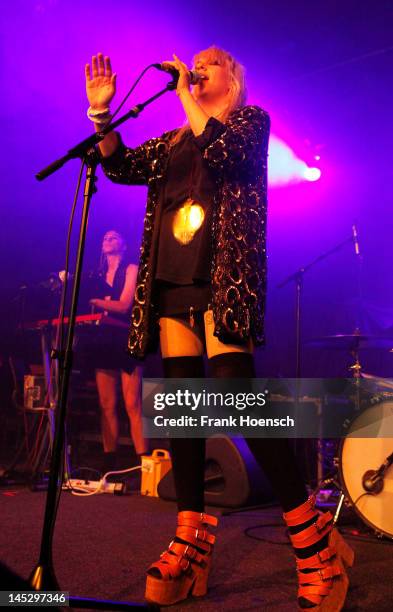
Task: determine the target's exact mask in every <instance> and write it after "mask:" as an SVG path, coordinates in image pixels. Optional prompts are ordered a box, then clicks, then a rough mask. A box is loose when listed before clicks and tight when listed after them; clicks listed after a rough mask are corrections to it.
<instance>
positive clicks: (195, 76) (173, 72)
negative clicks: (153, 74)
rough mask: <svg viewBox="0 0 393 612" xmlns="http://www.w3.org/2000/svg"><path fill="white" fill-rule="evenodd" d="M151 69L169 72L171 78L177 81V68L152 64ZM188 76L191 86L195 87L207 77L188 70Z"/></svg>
mask: <svg viewBox="0 0 393 612" xmlns="http://www.w3.org/2000/svg"><path fill="white" fill-rule="evenodd" d="M153 68H156V69H157V70H162V71H163V72H169V74H171V75H172V76H173V78H174V79H179V71H178V69H177V68H175V67H174V66H172V65H171V64H167V63H166V62H163V63H162V64H153ZM188 76H189V78H190V83H191V85H197V84H198V83H199V82H200V81H205V80H206V79H207V77H206V76H205V75H204V74H200V73H199V72H197V71H196V70H189V71H188Z"/></svg>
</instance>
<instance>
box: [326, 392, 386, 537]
mask: <svg viewBox="0 0 393 612" xmlns="http://www.w3.org/2000/svg"><path fill="white" fill-rule="evenodd" d="M392 431H393V400H392V394H390V397H386V395H385V396H384V397H383V399H382V401H379V402H378V403H371V405H370V406H369V407H368V408H366V409H365V410H364V411H363V412H362V413H361V414H357V415H356V417H355V419H354V420H353V421H352V423H351V424H350V425H349V427H348V433H347V436H346V437H345V438H343V439H342V441H341V443H340V447H339V450H338V454H337V457H335V460H334V466H335V468H336V471H335V473H334V474H333V475H332V476H330V477H328V478H326V479H324V480H323V481H322V482H321V483H320V484H319V486H318V489H317V493H318V491H319V490H321V489H323V487H327V488H328V487H329V486H331V485H333V486H334V488H335V489H336V490H337V491H338V492H339V500H338V503H337V507H336V510H335V513H334V519H333V522H334V524H336V523H337V521H338V519H339V516H340V514H341V511H342V508H343V504H344V503H345V505H346V506H349V507H351V508H353V510H354V512H355V513H356V515H357V516H358V517H359V518H360V519H361V521H362V522H363V523H364V524H365V525H366V526H367V527H369V528H370V529H371V530H372V531H373V532H374V533H375V534H376V535H377V536H378V537H387V538H389V539H391V540H393V512H392V507H393V468H392V465H393V436H392ZM359 433H361V434H362V436H364V437H360V436H359V437H357V435H356V434H359ZM367 436H368V437H367Z"/></svg>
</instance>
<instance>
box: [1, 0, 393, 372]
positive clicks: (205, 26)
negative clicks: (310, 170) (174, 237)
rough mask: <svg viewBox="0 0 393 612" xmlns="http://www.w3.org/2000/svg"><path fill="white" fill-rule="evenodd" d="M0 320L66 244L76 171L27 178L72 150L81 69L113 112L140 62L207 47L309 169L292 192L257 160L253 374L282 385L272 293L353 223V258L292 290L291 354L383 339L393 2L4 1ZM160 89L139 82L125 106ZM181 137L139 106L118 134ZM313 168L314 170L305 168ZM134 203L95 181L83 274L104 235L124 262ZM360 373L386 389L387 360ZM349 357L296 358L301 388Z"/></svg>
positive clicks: (162, 113)
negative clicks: (262, 271)
mask: <svg viewBox="0 0 393 612" xmlns="http://www.w3.org/2000/svg"><path fill="white" fill-rule="evenodd" d="M1 41H2V42H1V45H2V59H1V70H0V79H1V89H2V91H3V97H4V99H3V105H2V125H3V129H2V147H1V157H2V160H1V168H2V172H1V199H2V207H1V208H2V213H1V223H0V233H1V250H2V257H1V270H0V275H1V276H0V278H1V286H2V289H1V311H2V312H1V321H2V327H3V329H4V328H5V327H7V328H8V327H9V323H8V321H9V320H10V318H12V316H13V315H14V314H15V310H16V306H15V304H16V302H15V301H12V298H13V297H14V296H15V293H16V291H17V289H18V287H20V286H21V285H24V284H26V285H28V286H29V285H34V284H35V283H38V282H40V281H42V280H44V279H46V278H47V277H48V275H49V274H50V273H51V272H57V271H58V270H61V269H62V268H63V267H64V251H65V237H66V228H67V222H68V217H69V213H70V208H71V202H72V197H73V192H74V187H75V183H76V177H77V173H78V163H77V162H71V163H69V164H68V165H67V166H66V167H64V168H63V169H62V170H61V171H59V172H58V173H57V174H55V175H54V176H52V177H50V178H49V179H48V180H46V181H45V182H44V183H38V182H37V181H36V180H35V178H34V174H35V172H36V171H38V170H39V169H40V168H42V167H43V166H45V165H47V164H48V163H49V162H50V161H52V160H53V159H54V158H56V157H59V156H60V155H62V154H63V152H65V150H66V149H67V148H69V147H70V146H71V145H73V144H74V143H75V142H77V141H78V140H80V139H82V138H83V137H84V136H86V135H87V134H88V133H89V131H90V130H91V124H90V122H89V121H88V119H87V118H86V108H87V102H86V96H85V92H84V64H85V62H87V61H89V59H90V57H91V55H92V54H93V53H96V52H97V51H102V52H104V53H105V54H109V55H110V56H111V58H112V64H113V66H114V69H115V71H116V72H117V73H118V95H117V98H116V100H117V101H120V100H121V98H122V96H123V95H124V94H125V93H126V91H127V90H128V89H129V87H130V85H131V84H132V82H133V81H134V79H135V78H136V76H137V75H138V74H139V72H140V71H141V70H142V69H143V68H144V67H145V66H146V65H147V64H148V63H150V62H159V61H163V60H164V59H171V57H172V53H173V52H175V53H176V54H177V55H179V56H180V58H182V59H184V61H186V62H188V63H191V58H192V55H193V54H194V53H195V52H196V51H198V50H200V49H202V48H206V47H207V46H209V45H210V44H217V45H219V46H222V47H224V48H226V49H228V50H229V51H231V52H232V53H233V54H234V55H235V56H236V57H237V58H239V59H240V61H241V62H242V63H243V64H244V65H245V66H246V68H247V74H248V89H249V101H250V103H255V104H259V105H261V106H262V107H264V108H265V109H267V110H268V111H269V113H270V114H271V118H272V135H273V139H272V143H274V142H275V143H276V145H277V143H280V141H283V142H284V143H285V144H286V145H287V147H289V148H290V150H291V151H292V153H293V155H294V156H295V157H296V158H298V159H299V160H302V161H304V162H305V163H306V164H307V165H309V166H315V165H316V166H318V167H319V168H320V169H321V178H320V180H318V181H315V182H308V181H300V182H290V180H289V178H288V177H286V175H285V173H286V169H287V167H286V164H285V159H284V157H283V149H280V146H275V147H274V155H273V150H271V156H270V170H271V176H272V177H276V175H277V171H278V170H279V168H280V165H281V166H283V167H282V168H281V170H282V174H283V179H282V181H281V182H280V181H279V180H277V178H276V179H275V180H272V184H271V187H270V193H269V217H268V251H269V280H268V283H269V285H268V286H269V290H268V305H267V347H266V348H265V349H261V350H259V351H258V368H259V371H260V373H261V374H262V373H263V374H268V375H287V376H290V375H293V374H294V287H293V286H292V285H288V286H286V287H285V288H283V289H278V288H277V284H278V283H279V282H280V281H281V280H282V279H283V278H285V277H286V276H287V275H289V274H290V273H292V272H294V271H295V270H296V269H297V268H298V267H300V266H303V265H305V264H306V263H308V262H309V261H310V260H313V259H314V258H315V257H317V256H318V255H320V254H321V253H323V252H324V251H326V250H328V249H330V248H332V247H333V246H334V245H335V244H337V243H339V242H341V241H342V240H344V239H345V238H347V237H349V236H350V235H351V226H352V223H353V222H355V221H356V223H357V227H358V233H359V242H360V247H361V252H362V258H363V266H362V272H361V281H362V282H361V284H362V294H363V299H362V301H361V303H360V302H359V299H358V293H357V259H356V257H355V254H354V248H353V245H351V244H348V245H347V246H346V247H344V248H343V249H342V250H341V251H340V252H337V253H336V254H334V255H332V256H331V257H330V258H329V259H327V260H325V261H323V262H322V263H321V264H319V265H317V266H316V267H314V268H313V269H312V271H310V272H309V273H308V274H307V276H306V278H305V287H304V299H303V304H304V310H303V321H304V328H303V332H304V340H305V341H306V340H308V339H311V338H314V337H318V336H322V335H325V334H336V333H350V332H352V331H353V330H354V328H355V327H356V325H359V326H360V328H361V330H362V331H363V332H365V333H373V334H384V333H390V334H392V332H393V287H392V282H391V281H392V274H391V269H392V256H393V241H392V238H391V237H392V230H393V220H392V214H391V207H392V190H391V180H392V171H391V169H392V153H391V151H392V146H391V143H392V139H393V120H392V104H391V100H392V84H393V2H391V1H389V0H378V2H375V0H346V1H345V2H342V1H333V0H327V1H326V2H313V1H311V0H310V1H306V0H301V1H297V2H291V1H289V0H287V1H283V0H275V1H270V0H269V1H266V0H258V2H257V1H256V0H254V1H251V2H247V1H246V2H219V1H217V0H209V2H207V1H206V2H201V1H195V2H193V3H191V4H188V3H184V2H180V1H179V0H176V1H174V0H168V1H166V2H157V1H155V0H153V1H151V2H148V3H134V2H132V3H131V2H128V1H126V0H117V1H114V2H111V3H108V1H107V0H105V2H104V1H103V0H95V2H94V3H82V2H75V1H65V0H24V1H21V0H14V2H12V3H4V4H3V5H2V15H1ZM166 80H167V77H166V76H165V75H162V74H160V73H153V72H151V73H149V74H148V76H147V77H146V79H145V80H144V81H143V82H142V84H141V86H140V87H138V89H137V90H136V92H135V94H133V96H132V99H131V103H132V104H134V103H136V102H138V101H141V100H143V99H145V97H147V95H148V94H149V93H151V92H153V91H155V90H156V89H157V88H158V87H159V86H161V85H162V84H164V83H165V82H166ZM182 122H183V115H182V109H181V107H180V104H179V102H178V100H177V98H176V96H175V94H170V95H167V96H166V97H165V98H164V99H162V100H161V101H159V102H158V103H156V104H155V105H154V106H151V107H150V108H149V109H148V110H147V111H145V113H144V114H143V115H142V117H141V118H140V119H139V120H138V121H130V122H129V123H128V124H127V125H126V126H125V127H124V129H122V133H123V136H124V139H125V141H126V143H127V144H130V145H136V144H138V143H140V142H141V141H143V140H145V139H147V138H148V137H150V136H153V135H158V134H160V133H161V132H162V131H164V130H166V129H168V128H172V127H175V126H177V125H179V124H181V123H182ZM316 155H317V156H320V159H319V160H315V156H316ZM145 196H146V190H145V188H142V187H125V186H118V185H113V184H111V183H110V182H109V181H107V180H106V179H105V178H104V177H103V175H102V172H101V170H99V181H98V193H97V194H96V195H95V196H94V200H93V205H92V209H91V215H90V222H89V228H88V239H87V251H86V261H85V270H86V271H88V270H91V269H93V268H94V267H95V266H96V265H97V263H98V259H99V250H100V243H101V239H102V235H103V233H104V232H105V231H106V230H108V229H113V228H115V229H116V228H118V229H120V230H121V231H122V232H123V233H124V234H125V236H126V237H127V239H128V240H129V242H130V245H131V255H132V257H133V258H134V259H136V258H137V256H138V251H139V241H140V235H141V229H142V220H143V214H144V205H145ZM362 359H363V365H364V367H365V370H366V371H371V372H372V373H374V374H379V375H384V376H392V372H393V354H392V353H389V352H388V351H387V350H384V351H380V350H373V351H368V352H364V353H363V354H362ZM349 362H350V357H349V356H348V355H346V354H345V353H341V352H334V353H330V352H327V351H323V350H321V349H318V350H316V349H311V348H307V347H305V349H304V369H303V375H304V376H323V375H329V376H335V375H345V374H346V370H345V368H346V366H347V365H348V363H349Z"/></svg>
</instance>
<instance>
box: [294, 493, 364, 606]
mask: <svg viewBox="0 0 393 612" xmlns="http://www.w3.org/2000/svg"><path fill="white" fill-rule="evenodd" d="M315 516H318V518H317V520H316V522H315V523H313V524H311V525H310V526H308V527H306V528H305V529H303V530H302V531H299V532H298V533H296V534H292V533H290V535H289V537H290V539H291V542H292V545H293V547H294V548H306V547H307V546H312V545H313V544H316V543H317V542H319V541H320V540H321V539H322V538H323V537H324V536H328V545H327V547H326V548H324V549H323V550H321V551H319V552H318V553H316V554H314V555H311V556H310V557H307V558H306V559H299V558H297V557H296V565H297V572H298V579H299V590H298V605H299V609H300V610H304V609H312V610H313V612H314V611H315V612H317V611H318V612H339V610H341V609H342V607H343V605H344V602H345V598H346V595H347V590H348V576H347V573H346V570H345V567H346V566H347V567H349V566H352V565H353V561H354V557H355V554H354V551H353V550H352V548H351V547H350V546H348V544H347V543H346V542H345V540H344V539H343V537H342V536H341V535H340V534H339V532H338V531H337V529H335V528H334V527H333V516H332V514H331V513H330V512H325V513H323V512H319V511H317V510H315V497H314V496H311V497H309V498H308V500H307V501H306V502H304V504H302V505H301V506H298V507H297V508H295V509H294V510H291V511H290V512H286V513H285V514H284V520H285V521H286V523H287V525H288V527H296V526H298V525H302V524H303V523H307V521H310V520H311V519H313V518H315Z"/></svg>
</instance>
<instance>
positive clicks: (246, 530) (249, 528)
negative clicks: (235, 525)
mask: <svg viewBox="0 0 393 612" xmlns="http://www.w3.org/2000/svg"><path fill="white" fill-rule="evenodd" d="M283 526H284V525H283V524H282V523H263V524H261V525H253V526H252V527H247V528H246V529H244V530H243V533H244V535H245V536H246V537H247V538H251V539H252V540H258V542H265V543H266V544H277V546H290V545H291V543H290V541H289V538H288V530H285V533H286V534H287V538H288V541H286V542H278V541H275V540H269V539H268V538H260V537H258V536H254V535H252V534H251V533H250V532H251V530H253V529H263V528H265V527H281V528H282V527H283Z"/></svg>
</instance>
